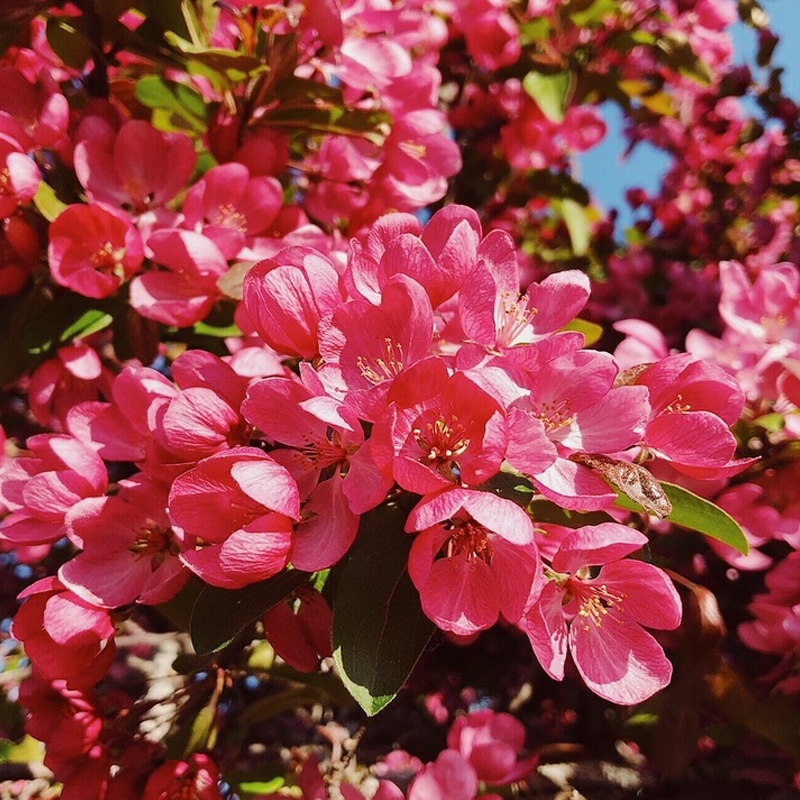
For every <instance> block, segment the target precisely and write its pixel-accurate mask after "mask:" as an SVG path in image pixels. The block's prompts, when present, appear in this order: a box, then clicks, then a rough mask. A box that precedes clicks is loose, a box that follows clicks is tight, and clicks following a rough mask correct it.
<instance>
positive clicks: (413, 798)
mask: <svg viewBox="0 0 800 800" xmlns="http://www.w3.org/2000/svg"><path fill="white" fill-rule="evenodd" d="M477 791H478V777H477V775H476V774H475V770H474V768H473V767H472V765H471V764H470V763H469V761H467V760H466V759H465V758H464V756H462V755H461V753H459V752H458V751H457V750H450V749H448V750H442V752H441V753H439V755H438V756H437V757H436V761H433V762H431V763H429V764H426V765H425V766H424V767H423V768H422V769H421V770H420V771H419V772H418V773H417V775H416V777H415V778H414V780H413V781H411V785H410V786H409V787H408V800H434V798H436V800H438V798H447V799H448V800H473V798H474V797H475V795H476V794H477Z"/></svg>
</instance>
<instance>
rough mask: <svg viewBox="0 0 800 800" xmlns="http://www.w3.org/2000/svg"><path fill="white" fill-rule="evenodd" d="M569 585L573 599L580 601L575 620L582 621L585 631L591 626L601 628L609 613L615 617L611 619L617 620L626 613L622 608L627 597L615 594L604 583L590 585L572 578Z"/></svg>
mask: <svg viewBox="0 0 800 800" xmlns="http://www.w3.org/2000/svg"><path fill="white" fill-rule="evenodd" d="M567 585H568V588H569V590H570V592H571V594H572V595H573V597H575V599H576V600H577V601H578V612H577V615H576V618H575V619H576V620H577V619H580V621H581V624H582V625H583V629H584V630H585V631H588V630H589V629H590V625H594V627H595V628H601V627H602V626H603V621H604V620H605V618H606V617H608V613H609V612H612V614H614V615H615V616H612V617H611V619H617V620H619V617H618V616H616V615H619V614H623V613H624V612H625V609H624V608H623V606H622V601H623V600H624V599H625V595H624V594H623V593H619V594H615V593H614V592H612V591H610V590H609V589H608V587H607V586H606V585H605V584H604V583H603V584H600V585H594V584H591V585H590V584H587V583H584V582H583V581H581V580H580V579H576V578H571V579H570V580H569V581H568V582H567Z"/></svg>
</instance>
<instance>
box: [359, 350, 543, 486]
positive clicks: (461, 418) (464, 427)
mask: <svg viewBox="0 0 800 800" xmlns="http://www.w3.org/2000/svg"><path fill="white" fill-rule="evenodd" d="M387 401H388V402H389V403H390V411H389V414H387V415H386V418H385V421H384V420H381V421H379V422H378V423H376V428H378V426H382V425H384V424H386V425H388V426H389V431H388V436H390V437H391V441H392V446H393V450H394V453H395V457H394V462H393V467H392V469H393V474H394V478H395V480H396V481H397V482H398V483H399V484H400V485H401V486H402V487H403V488H404V489H406V490H408V491H410V492H414V493H415V494H422V495H424V494H430V493H433V492H437V491H440V490H441V489H445V488H448V487H450V486H452V485H453V484H454V483H456V484H464V485H467V486H476V485H479V484H481V483H484V482H485V481H487V480H488V479H489V478H490V477H491V476H492V475H494V474H495V473H496V472H498V470H499V469H500V465H501V464H502V462H503V458H504V457H505V452H506V445H507V442H508V433H507V430H506V421H505V414H504V413H503V409H502V406H501V404H500V402H499V401H498V400H497V399H496V398H495V397H493V396H492V395H490V394H489V393H488V392H487V391H486V390H484V389H483V388H482V387H481V386H480V385H478V383H476V382H475V381H474V380H473V379H472V378H471V376H470V375H468V374H466V373H463V372H456V373H455V374H452V375H451V374H450V373H449V371H448V369H447V367H446V366H445V364H444V362H443V361H442V360H441V359H439V358H427V359H424V360H423V361H420V362H418V363H417V364H414V365H413V366H411V367H410V368H409V369H408V370H406V371H405V372H403V373H401V374H400V375H399V376H398V377H397V378H396V379H395V381H394V383H393V385H392V388H391V390H390V391H389V393H388V395H387ZM376 428H373V436H374V437H379V436H380V435H381V433H382V432H381V431H380V430H377V431H376ZM529 446H530V447H531V448H534V449H535V448H536V443H535V442H529ZM551 449H552V448H551ZM553 456H554V453H552V454H551V460H552V457H553Z"/></svg>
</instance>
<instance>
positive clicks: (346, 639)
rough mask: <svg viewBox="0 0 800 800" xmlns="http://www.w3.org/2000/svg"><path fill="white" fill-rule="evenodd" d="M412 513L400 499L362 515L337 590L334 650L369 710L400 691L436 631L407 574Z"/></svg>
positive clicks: (350, 685)
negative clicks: (397, 503) (398, 503)
mask: <svg viewBox="0 0 800 800" xmlns="http://www.w3.org/2000/svg"><path fill="white" fill-rule="evenodd" d="M405 519H406V515H405V513H404V512H402V511H401V510H400V509H399V508H397V507H396V506H381V507H380V508H378V509H376V510H375V511H372V512H370V513H369V514H365V515H364V516H363V517H362V518H361V527H360V529H359V537H358V540H357V541H356V543H355V545H354V547H353V550H352V552H351V554H350V556H349V557H348V559H347V561H346V563H345V566H344V569H343V570H342V572H341V574H340V576H339V581H338V584H337V587H336V594H335V596H334V602H333V658H334V661H335V662H336V666H337V668H338V670H339V674H340V676H341V678H342V681H343V683H344V685H345V687H346V688H347V690H348V691H349V692H350V694H351V695H352V696H353V698H354V699H355V700H356V702H357V703H358V704H359V705H360V706H361V708H363V709H364V711H365V712H366V713H367V715H368V716H373V715H374V714H377V713H378V712H379V711H380V710H381V709H382V708H384V707H385V706H386V705H387V704H388V703H389V702H391V700H392V699H393V698H394V697H395V696H396V695H397V693H398V692H399V691H400V689H401V688H402V686H403V684H404V683H405V682H406V680H407V678H408V676H409V675H410V674H411V670H412V669H413V668H414V665H415V664H416V663H417V660H418V659H419V657H420V655H421V654H422V652H423V650H424V649H425V647H426V645H427V644H428V640H429V639H430V637H431V635H432V634H433V631H434V625H433V623H432V622H431V621H430V620H429V619H428V618H427V617H426V616H425V614H424V613H423V611H422V607H421V605H420V600H419V594H418V593H417V590H416V589H415V588H414V584H413V583H412V582H411V578H410V577H409V575H408V551H409V550H410V548H411V543H412V540H413V537H412V536H410V535H408V534H407V533H404V532H403V523H404V522H405Z"/></svg>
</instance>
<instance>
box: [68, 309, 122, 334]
mask: <svg viewBox="0 0 800 800" xmlns="http://www.w3.org/2000/svg"><path fill="white" fill-rule="evenodd" d="M113 321H114V318H113V317H112V316H111V314H109V313H107V312H106V311H102V310H100V309H99V308H90V309H89V310H88V311H86V312H85V313H83V314H82V315H81V316H80V317H79V318H78V319H76V320H75V322H73V323H72V325H70V326H68V327H67V328H66V329H65V330H63V331H62V332H61V336H59V339H60V340H61V341H62V342H71V341H72V340H73V339H77V338H79V337H83V336H89V334H92V333H97V331H102V330H103V328H107V327H108V326H109V325H110V324H111V323H112V322H113Z"/></svg>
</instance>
